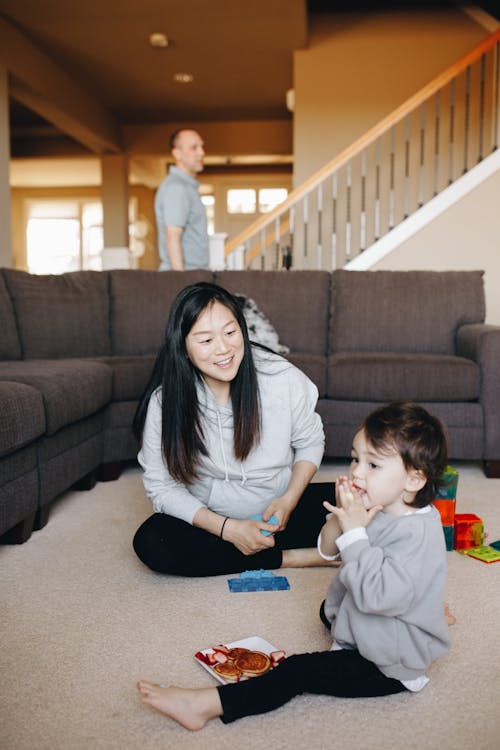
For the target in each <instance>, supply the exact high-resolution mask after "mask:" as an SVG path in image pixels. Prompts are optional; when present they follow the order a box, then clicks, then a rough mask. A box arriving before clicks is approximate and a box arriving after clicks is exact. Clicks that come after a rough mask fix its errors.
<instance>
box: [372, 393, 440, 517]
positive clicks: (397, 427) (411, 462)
mask: <svg viewBox="0 0 500 750" xmlns="http://www.w3.org/2000/svg"><path fill="white" fill-rule="evenodd" d="M361 429H362V430H363V431H364V433H365V435H366V438H367V440H368V441H369V442H370V443H371V444H372V446H373V447H374V448H375V450H377V451H380V452H381V453H384V452H386V451H387V450H394V449H395V450H396V451H397V452H398V453H399V455H400V456H401V459H402V461H403V464H404V466H405V468H406V469H417V471H421V472H422V474H423V475H424V477H425V478H426V480H427V481H426V483H425V485H424V486H423V487H422V489H420V490H419V491H418V492H417V494H416V496H415V499H414V501H413V503H409V504H410V505H412V506H414V507H416V508H423V507H425V506H426V505H429V503H431V502H432V501H433V500H435V499H436V498H437V497H438V491H439V488H440V487H441V486H442V484H443V474H444V471H445V469H446V464H447V460H448V459H447V444H446V435H445V432H444V428H443V425H442V424H441V422H440V421H439V419H437V417H434V416H433V415H432V414H429V412H428V411H427V410H426V409H424V408H423V407H422V406H420V405H419V404H415V403H413V402H394V403H392V404H387V405H386V406H381V407H380V408H378V409H375V411H373V412H371V413H370V414H369V415H368V416H367V418H366V419H365V421H364V422H363V424H362V426H361Z"/></svg>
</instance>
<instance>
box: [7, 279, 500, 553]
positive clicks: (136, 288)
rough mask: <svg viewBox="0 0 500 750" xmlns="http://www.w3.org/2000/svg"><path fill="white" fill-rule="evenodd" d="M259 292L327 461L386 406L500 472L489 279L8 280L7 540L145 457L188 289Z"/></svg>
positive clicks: (499, 354)
mask: <svg viewBox="0 0 500 750" xmlns="http://www.w3.org/2000/svg"><path fill="white" fill-rule="evenodd" d="M202 280H206V281H216V282H217V283H220V284H222V285H223V286H225V287H227V288H228V289H230V290H231V291H233V292H235V293H237V294H240V295H243V296H247V297H251V298H252V299H254V300H255V302H256V303H257V305H258V307H259V309H260V310H261V311H262V312H263V313H264V314H265V315H266V316H267V317H268V319H269V320H270V322H271V323H272V325H273V326H274V327H275V329H276V330H277V331H278V334H279V337H280V342H281V343H282V344H285V345H287V346H288V347H290V354H289V355H287V356H288V357H289V359H290V360H291V361H292V362H293V363H294V364H296V365H297V366H299V367H301V368H302V369H303V370H304V371H305V372H306V373H307V374H308V375H309V377H311V379H312V380H313V381H314V382H315V383H316V384H317V386H318V389H319V393H320V400H319V404H318V410H319V412H320V414H321V417H322V419H323V422H324V426H325V432H326V455H327V456H328V457H346V456H348V455H349V452H350V447H351V439H352V435H353V431H354V429H355V428H356V426H357V425H358V424H359V422H360V420H361V419H362V418H363V417H364V415H365V414H366V413H367V412H368V411H369V410H370V409H372V408H373V407H374V406H376V405H377V404H379V403H383V402H386V401H389V400H392V399H414V400H417V401H419V402H421V403H423V404H425V405H426V406H427V407H428V408H429V409H430V410H431V411H432V412H433V413H435V414H436V415H437V416H438V417H440V418H441V419H442V420H443V421H444V423H445V425H446V427H447V430H448V434H449V441H450V454H451V458H452V459H453V458H455V459H475V460H476V459H477V460H481V461H483V462H484V466H485V471H486V474H487V475H488V476H499V475H500V327H495V326H488V325H485V324H484V317H485V301H484V290H483V279H482V272H481V271H462V272H453V271H446V272H427V271H420V272H419V271H407V272H396V271H395V272H391V271H377V272H370V271H367V272H349V271H343V270H338V271H334V272H333V273H329V272H326V271H290V272H285V271H276V272H274V271H221V272H217V273H212V272H210V271H191V272H176V271H167V272H161V273H159V272H156V271H123V270H115V271H107V272H103V273H97V272H92V271H82V272H77V273H68V274H63V275H61V276H36V275H30V274H28V273H25V272H23V271H17V270H13V269H2V270H1V271H0V320H1V330H0V535H1V541H3V542H22V541H25V540H26V539H27V538H28V537H29V536H30V534H31V531H32V529H36V528H41V527H42V526H43V525H44V524H45V523H46V521H47V517H48V508H49V506H50V503H51V501H52V500H53V499H54V498H56V497H57V496H58V495H60V494H61V493H63V492H64V491H65V490H67V489H69V488H70V487H74V486H78V487H81V488H85V487H87V488H91V487H92V486H93V484H94V483H95V481H96V479H101V480H106V479H112V478H116V477H117V476H118V475H119V472H120V467H121V464H122V462H124V461H128V460H131V459H135V456H136V453H137V444H136V442H135V439H134V437H133V435H132V432H131V422H132V418H133V415H134V412H135V408H136V405H137V401H138V399H139V397H140V395H141V393H142V391H143V389H144V387H145V385H146V382H147V379H148V377H149V374H150V372H151V369H152V366H153V363H154V360H155V356H156V353H157V351H158V348H159V346H160V345H161V340H162V336H163V331H164V326H165V321H166V317H167V314H168V310H169V308H170V305H171V303H172V300H173V299H174V297H175V295H176V294H177V292H178V291H179V290H180V289H181V288H182V287H183V286H185V285H186V284H189V283H192V282H194V281H202Z"/></svg>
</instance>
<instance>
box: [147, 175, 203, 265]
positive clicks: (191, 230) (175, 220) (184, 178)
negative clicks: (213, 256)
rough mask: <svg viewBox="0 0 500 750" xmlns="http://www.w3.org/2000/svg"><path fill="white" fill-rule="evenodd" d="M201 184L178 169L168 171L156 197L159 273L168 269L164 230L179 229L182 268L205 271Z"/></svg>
mask: <svg viewBox="0 0 500 750" xmlns="http://www.w3.org/2000/svg"><path fill="white" fill-rule="evenodd" d="M199 189H200V183H199V182H198V180H196V179H195V178H194V177H191V176H190V175H188V174H186V173H185V172H183V171H182V170H181V169H178V167H170V171H169V173H168V176H167V177H165V179H164V180H163V182H162V183H161V185H160V187H159V188H158V190H157V192H156V196H155V215H156V227H157V230H158V250H159V253H160V259H161V263H160V271H166V270H167V269H169V268H170V262H169V260H168V255H167V246H166V234H165V229H166V227H182V228H183V232H182V238H181V244H182V254H183V256H184V268H185V269H186V270H188V269H190V268H208V262H209V254H208V234H207V216H206V213H205V207H204V205H203V203H202V202H201V198H200V193H199Z"/></svg>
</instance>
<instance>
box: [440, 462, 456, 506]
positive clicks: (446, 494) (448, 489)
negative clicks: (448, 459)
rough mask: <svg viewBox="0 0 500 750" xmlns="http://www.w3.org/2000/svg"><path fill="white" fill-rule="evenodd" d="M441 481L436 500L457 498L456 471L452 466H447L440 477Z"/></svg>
mask: <svg viewBox="0 0 500 750" xmlns="http://www.w3.org/2000/svg"><path fill="white" fill-rule="evenodd" d="M441 481H442V484H441V487H440V489H439V491H438V498H448V499H449V500H454V499H455V498H456V496H457V485H458V471H457V470H456V469H454V468H453V466H447V467H446V469H445V470H444V473H443V474H442V476H441Z"/></svg>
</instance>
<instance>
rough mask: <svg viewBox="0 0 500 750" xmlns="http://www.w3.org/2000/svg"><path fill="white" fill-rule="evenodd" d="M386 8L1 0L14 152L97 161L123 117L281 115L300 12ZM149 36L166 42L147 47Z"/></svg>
mask: <svg viewBox="0 0 500 750" xmlns="http://www.w3.org/2000/svg"><path fill="white" fill-rule="evenodd" d="M387 4H389V5H391V6H392V5H395V4H396V5H399V6H405V7H407V6H408V5H409V4H411V3H408V2H400V3H383V2H376V3H375V2H373V3H366V2H365V3H362V2H356V1H355V0H351V1H350V2H347V0H346V2H329V1H328V0H309V2H307V0H104V1H103V0H84V2H78V3H77V2H75V1H74V0H73V1H72V0H22V2H20V0H0V63H1V62H2V58H3V59H4V60H5V61H6V64H7V69H8V72H9V103H10V129H11V154H12V157H13V158H14V159H15V158H16V157H18V158H21V157H22V158H23V159H28V158H33V157H37V158H40V157H41V156H50V155H52V156H58V157H63V156H65V157H73V158H74V157H76V156H80V155H83V154H87V155H93V156H94V158H95V159H96V161H97V162H98V156H99V154H102V153H113V152H117V151H119V150H120V145H119V144H120V133H121V132H122V129H123V126H124V125H138V124H148V125H154V124H161V123H172V122H173V123H190V124H195V123H197V122H200V123H202V122H204V123H206V122H214V123H217V122H221V121H228V120H231V121H235V120H239V121H241V120H246V121H248V120H266V119H280V120H290V119H291V117H292V115H291V112H290V111H289V110H288V109H287V105H286V92H287V90H288V89H290V88H291V87H292V85H293V52H294V50H296V49H300V48H301V47H304V46H306V45H307V38H308V15H309V14H310V13H319V12H324V11H325V10H327V11H328V12H332V11H333V12H335V11H338V12H341V11H344V10H346V9H348V10H350V11H352V10H356V9H359V10H366V9H367V8H370V9H371V10H374V9H377V10H378V9H380V8H381V7H384V6H385V5H387ZM416 4H417V5H426V3H425V2H423V3H422V2H420V3H416ZM427 4H428V5H429V4H431V5H433V6H434V7H435V6H436V2H432V3H431V2H430V0H429V2H428V3H427ZM446 4H449V3H446ZM158 32H159V33H163V34H165V35H166V36H167V38H168V44H167V46H164V47H152V46H151V45H150V42H149V38H150V35H151V34H152V33H158ZM176 74H189V75H191V76H192V81H191V82H189V83H182V82H177V81H176V80H175V76H176ZM212 157H213V158H214V159H216V157H217V155H216V154H212ZM281 158H282V157H281Z"/></svg>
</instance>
